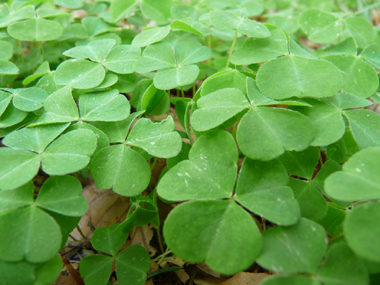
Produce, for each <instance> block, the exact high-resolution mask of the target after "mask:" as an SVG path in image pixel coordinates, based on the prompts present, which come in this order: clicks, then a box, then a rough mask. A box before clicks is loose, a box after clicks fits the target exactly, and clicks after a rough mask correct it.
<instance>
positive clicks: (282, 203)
mask: <svg viewBox="0 0 380 285" xmlns="http://www.w3.org/2000/svg"><path fill="white" fill-rule="evenodd" d="M288 180H289V179H288V175H287V173H286V170H285V168H284V167H283V166H282V165H281V163H280V162H278V161H276V160H272V161H269V162H262V161H257V160H250V159H249V158H246V159H245V160H244V163H243V166H242V168H241V170H240V173H239V179H238V182H237V187H236V194H235V195H236V201H238V202H239V203H240V204H241V205H242V206H244V207H246V208H247V209H248V210H250V211H252V212H253V213H255V214H257V215H260V216H262V217H263V218H265V219H267V220H269V221H271V222H272V223H276V224H278V225H284V226H289V225H293V224H295V223H297V221H298V220H299V218H300V207H299V205H298V203H297V200H296V199H295V198H294V195H293V192H292V190H291V189H290V188H289V187H287V186H286V185H287V184H288Z"/></svg>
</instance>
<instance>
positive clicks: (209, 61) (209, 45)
mask: <svg viewBox="0 0 380 285" xmlns="http://www.w3.org/2000/svg"><path fill="white" fill-rule="evenodd" d="M207 43H208V48H209V49H211V35H208V37H207ZM207 63H208V65H209V66H210V65H211V57H210V58H209V59H208V61H207Z"/></svg>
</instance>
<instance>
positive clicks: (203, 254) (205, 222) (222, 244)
mask: <svg viewBox="0 0 380 285" xmlns="http://www.w3.org/2000/svg"><path fill="white" fill-rule="evenodd" d="M163 231H164V236H165V241H166V243H167V245H168V246H169V247H170V249H171V250H172V251H173V253H174V254H176V255H177V256H179V257H181V258H182V259H184V260H186V261H189V262H194V263H198V262H202V261H205V262H206V264H207V265H208V266H209V267H210V268H212V269H213V270H216V271H218V272H220V273H223V274H234V273H236V272H239V271H242V270H245V269H247V268H248V267H249V266H251V265H252V263H253V262H254V261H255V259H256V257H257V256H258V255H259V253H260V250H261V235H260V232H259V230H258V228H257V226H256V224H255V222H254V221H253V219H252V218H251V216H250V215H249V213H248V212H246V211H245V210H243V209H242V208H241V207H240V206H238V205H237V204H236V203H235V202H233V201H231V200H224V201H191V202H187V203H183V204H180V205H179V206H177V207H176V208H175V209H174V210H172V211H171V212H170V214H169V216H168V217H167V219H166V221H165V224H164V230H163ZM226 260H228V262H226Z"/></svg>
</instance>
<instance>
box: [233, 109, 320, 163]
mask: <svg viewBox="0 0 380 285" xmlns="http://www.w3.org/2000/svg"><path fill="white" fill-rule="evenodd" d="M236 137H237V142H238V144H239V147H240V149H241V151H242V152H243V153H244V154H245V155H246V156H247V157H249V158H251V159H258V160H271V159H273V158H276V157H278V156H280V155H281V154H283V153H284V152H285V150H288V151H291V150H295V151H301V150H304V149H306V148H307V147H308V146H309V145H310V143H311V141H312V140H313V137H314V134H313V129H312V125H311V123H310V121H309V120H308V119H307V118H306V117H305V116H303V115H302V114H300V113H298V112H295V111H291V110H287V109H283V108H268V107H257V108H252V109H250V110H249V111H248V113H247V114H246V115H245V116H244V117H243V119H242V120H241V122H240V124H239V126H238V129H237V134H236Z"/></svg>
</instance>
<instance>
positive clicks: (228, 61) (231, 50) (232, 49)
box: [226, 31, 237, 67]
mask: <svg viewBox="0 0 380 285" xmlns="http://www.w3.org/2000/svg"><path fill="white" fill-rule="evenodd" d="M236 38H237V31H236V32H235V36H234V40H233V41H232V45H231V49H230V54H229V55H228V60H227V65H226V67H228V66H229V65H230V59H231V55H232V53H233V52H234V47H235V43H236Z"/></svg>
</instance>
